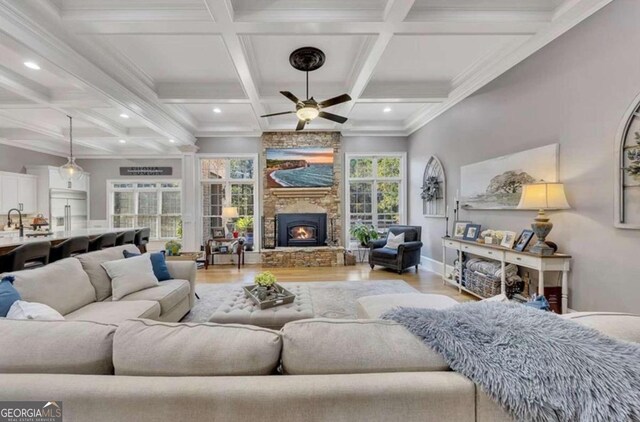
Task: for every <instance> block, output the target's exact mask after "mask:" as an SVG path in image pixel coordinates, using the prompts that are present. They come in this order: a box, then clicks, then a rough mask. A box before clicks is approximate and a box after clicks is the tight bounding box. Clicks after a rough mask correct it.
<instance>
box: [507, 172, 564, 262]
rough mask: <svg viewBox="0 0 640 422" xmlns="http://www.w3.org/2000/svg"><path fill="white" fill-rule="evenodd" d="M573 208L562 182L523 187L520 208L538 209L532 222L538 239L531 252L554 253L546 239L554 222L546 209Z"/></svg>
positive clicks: (539, 253) (540, 253)
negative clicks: (547, 214)
mask: <svg viewBox="0 0 640 422" xmlns="http://www.w3.org/2000/svg"><path fill="white" fill-rule="evenodd" d="M569 208H571V207H570V206H569V203H568V202H567V197H566V195H565V194H564V185H563V184H562V183H534V184H531V185H524V186H523V187H522V196H521V197H520V203H519V204H518V209H526V210H530V209H537V210H538V216H537V217H536V218H535V221H534V222H533V223H531V229H532V230H533V232H534V233H535V234H536V237H537V238H538V241H537V242H536V244H535V245H533V246H532V247H531V249H530V250H529V252H531V253H535V254H538V255H553V248H551V247H550V246H549V245H547V244H546V243H544V242H545V239H546V238H547V236H548V235H549V233H550V232H551V229H552V228H553V223H552V222H550V221H549V218H548V217H547V216H546V215H545V213H544V210H566V209H569Z"/></svg>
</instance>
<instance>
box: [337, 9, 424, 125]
mask: <svg viewBox="0 0 640 422" xmlns="http://www.w3.org/2000/svg"><path fill="white" fill-rule="evenodd" d="M414 1H415V0H389V3H388V4H387V9H386V10H385V21H384V23H382V24H381V28H380V29H379V31H380V32H379V34H378V36H377V37H376V39H375V41H374V43H373V45H372V46H371V47H370V49H369V54H368V55H367V57H366V58H365V59H364V61H363V62H362V65H361V66H360V70H359V71H358V72H357V76H356V77H355V80H354V82H353V84H352V86H351V89H350V90H349V95H350V96H351V98H352V101H349V102H348V103H345V104H343V105H342V107H341V108H340V111H341V112H342V113H343V114H344V115H345V116H347V117H348V116H349V113H351V110H352V109H353V107H354V106H355V104H356V102H358V99H359V98H360V97H361V96H362V94H363V93H364V90H365V88H366V87H367V84H368V83H369V81H370V79H371V77H372V76H373V72H374V71H375V69H376V67H377V66H378V63H379V62H380V59H381V58H382V55H383V54H384V51H385V49H386V48H387V46H388V45H389V42H391V39H392V38H393V31H392V29H391V25H393V24H394V23H398V22H402V21H404V19H405V18H406V16H407V14H408V13H409V11H410V10H411V7H412V6H413V3H414ZM336 126H337V125H336Z"/></svg>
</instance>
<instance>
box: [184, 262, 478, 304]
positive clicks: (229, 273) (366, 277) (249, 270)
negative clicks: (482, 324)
mask: <svg viewBox="0 0 640 422" xmlns="http://www.w3.org/2000/svg"><path fill="white" fill-rule="evenodd" d="M261 271H271V272H272V273H273V274H274V275H275V276H276V278H277V279H278V281H297V282H305V281H376V280H403V281H405V282H406V283H407V284H409V285H410V286H412V287H414V288H415V289H416V290H419V291H420V292H422V293H437V294H442V295H446V296H450V297H452V298H454V299H456V300H458V301H460V302H462V301H468V300H475V299H474V298H473V297H472V296H470V295H467V294H466V293H462V294H460V293H458V290H457V289H456V288H454V287H452V286H445V285H443V284H442V279H441V278H440V275H439V274H435V273H432V272H429V271H425V270H422V269H421V270H419V271H418V273H416V272H415V270H413V269H412V270H409V271H406V272H404V273H403V274H402V275H398V274H397V273H396V272H395V271H391V270H385V269H383V268H381V267H376V268H375V269H374V270H373V271H372V270H371V269H370V268H369V265H368V264H357V265H355V266H341V267H329V268H263V267H262V265H259V264H254V265H250V264H247V265H245V266H244V267H242V268H241V269H240V270H238V268H237V267H236V266H234V265H214V266H209V269H208V270H204V269H200V270H198V275H197V281H198V282H199V283H237V282H242V283H252V282H253V278H254V277H255V275H256V274H258V273H260V272H261Z"/></svg>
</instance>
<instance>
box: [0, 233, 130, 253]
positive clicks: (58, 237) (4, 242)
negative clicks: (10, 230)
mask: <svg viewBox="0 0 640 422" xmlns="http://www.w3.org/2000/svg"><path fill="white" fill-rule="evenodd" d="M127 230H138V229H137V228H135V229H134V228H131V229H78V230H71V231H56V232H53V234H50V235H48V236H37V237H32V236H23V237H20V236H18V234H17V232H16V235H15V236H6V237H0V255H3V254H5V253H7V252H9V251H11V250H13V249H14V248H16V247H18V246H20V245H24V244H26V243H35V242H46V241H49V242H51V244H52V245H56V244H58V243H60V242H62V241H63V240H67V239H69V238H71V237H77V236H88V237H89V239H94V238H96V237H98V236H100V235H102V234H105V233H120V232H123V231H127ZM0 233H3V234H4V233H6V232H0ZM31 233H34V232H31Z"/></svg>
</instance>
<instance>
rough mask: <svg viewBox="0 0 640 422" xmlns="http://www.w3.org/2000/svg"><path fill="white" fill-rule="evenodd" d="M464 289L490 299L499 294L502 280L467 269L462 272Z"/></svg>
mask: <svg viewBox="0 0 640 422" xmlns="http://www.w3.org/2000/svg"><path fill="white" fill-rule="evenodd" d="M464 278H465V281H466V283H465V287H466V288H467V289H469V290H471V291H472V292H474V293H476V294H479V295H480V296H482V297H492V296H496V295H499V294H500V293H501V287H502V280H501V279H500V278H499V277H492V276H488V275H485V274H482V273H479V272H476V271H471V270H469V269H465V270H464Z"/></svg>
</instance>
